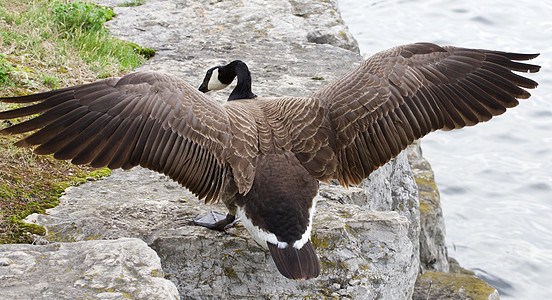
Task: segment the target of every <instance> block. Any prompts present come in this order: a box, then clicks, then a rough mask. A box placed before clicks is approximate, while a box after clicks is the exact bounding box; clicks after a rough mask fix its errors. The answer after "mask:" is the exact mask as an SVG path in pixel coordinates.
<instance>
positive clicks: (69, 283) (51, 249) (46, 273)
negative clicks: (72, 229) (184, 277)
mask: <svg viewBox="0 0 552 300" xmlns="http://www.w3.org/2000/svg"><path fill="white" fill-rule="evenodd" d="M163 275H164V274H163V271H162V269H161V263H160V260H159V257H158V256H157V254H156V253H155V251H153V250H152V249H151V248H149V247H148V246H147V245H146V243H144V242H143V241H141V240H139V239H129V238H121V239H117V240H111V241H106V240H102V241H83V242H78V243H54V244H50V245H43V246H36V245H0V282H1V283H0V286H1V290H2V296H1V297H2V299H13V300H16V299H79V298H81V299H82V298H94V299H122V298H130V299H179V295H178V290H177V288H176V286H175V285H174V284H173V283H172V282H171V281H169V280H167V279H164V278H163Z"/></svg>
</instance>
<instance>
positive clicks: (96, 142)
mask: <svg viewBox="0 0 552 300" xmlns="http://www.w3.org/2000/svg"><path fill="white" fill-rule="evenodd" d="M0 101H2V102H12V103H31V102H38V103H36V104H34V105H30V106H26V107H23V108H20V109H15V110H11V111H4V112H0V119H12V118H18V117H22V116H28V115H33V114H40V115H39V116H37V117H36V118H33V119H30V120H27V121H25V122H21V123H19V124H15V125H13V126H11V127H8V128H5V129H3V130H1V131H0V133H3V134H17V133H24V132H30V131H35V130H36V132H34V133H33V134H32V135H29V136H27V137H25V138H24V139H22V140H21V141H19V142H17V143H16V145H17V146H34V145H37V146H38V147H37V148H36V149H35V153H37V154H54V157H55V158H57V159H63V160H71V162H72V163H74V164H88V163H89V164H91V165H92V166H94V167H103V166H108V167H109V168H112V169H115V168H124V169H129V168H131V167H133V166H136V165H141V166H143V167H146V168H149V169H152V170H155V171H158V172H161V173H164V174H166V175H168V176H170V177H171V178H172V179H174V180H175V181H178V182H179V183H181V184H182V185H184V186H185V187H187V188H189V189H190V190H191V191H192V192H194V193H195V194H196V195H198V197H199V198H205V199H206V201H208V200H215V199H217V196H218V195H219V194H220V193H221V191H222V189H223V188H224V185H225V180H227V175H228V174H229V167H228V163H227V149H228V147H229V144H230V138H231V134H230V126H229V124H230V123H229V118H228V115H227V114H226V111H225V110H224V108H223V107H222V106H221V105H220V104H218V103H217V102H216V101H214V100H211V99H209V98H207V97H206V96H205V95H204V94H203V93H200V92H199V91H197V90H196V89H195V88H193V87H192V86H190V85H188V84H187V83H185V82H183V81H182V80H180V79H178V78H175V77H172V76H167V75H162V74H158V73H153V72H146V73H133V74H129V75H127V76H124V77H122V78H109V79H105V80H101V81H97V82H94V83H90V84H87V85H83V86H77V87H70V88H65V89H61V90H56V91H51V92H46V93H41V94H35V95H29V96H23V97H14V98H0ZM238 171H240V170H237V171H236V172H238Z"/></svg>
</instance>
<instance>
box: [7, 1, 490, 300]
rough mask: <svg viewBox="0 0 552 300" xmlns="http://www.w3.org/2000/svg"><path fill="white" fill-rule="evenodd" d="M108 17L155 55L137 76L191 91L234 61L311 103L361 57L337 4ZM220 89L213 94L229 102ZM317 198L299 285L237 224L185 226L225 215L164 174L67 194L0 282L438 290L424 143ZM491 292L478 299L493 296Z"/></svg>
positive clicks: (209, 4)
mask: <svg viewBox="0 0 552 300" xmlns="http://www.w3.org/2000/svg"><path fill="white" fill-rule="evenodd" d="M98 2H100V3H101V4H106V5H114V4H116V1H98ZM115 12H116V13H117V17H116V18H115V19H114V20H113V21H111V22H110V23H109V24H108V26H109V29H110V30H111V32H112V33H113V34H114V35H116V36H119V37H120V38H122V39H125V40H129V41H132V42H135V43H138V44H140V45H143V46H146V47H150V48H153V49H155V50H156V53H157V54H156V56H155V57H154V58H153V59H151V60H150V61H149V62H148V63H147V64H146V65H144V66H141V67H140V68H139V70H156V71H161V72H165V73H170V74H173V75H176V76H179V77H181V78H182V79H184V80H186V81H188V82H190V83H191V84H193V85H199V83H200V80H201V79H202V78H203V75H204V72H205V70H207V69H208V68H210V67H212V66H215V65H219V64H223V63H226V62H228V61H230V60H234V59H241V60H244V61H246V62H247V63H248V65H249V66H250V69H251V71H252V74H253V77H254V78H253V80H254V92H255V93H256V94H257V95H262V96H267V97H270V96H278V95H291V96H300V95H308V94H310V93H312V92H313V91H315V90H316V89H317V88H319V87H321V86H323V85H325V84H327V83H329V82H330V81H331V80H334V79H336V78H338V77H339V76H340V75H343V74H344V73H345V72H347V71H349V70H350V69H352V68H354V67H355V66H356V65H358V64H359V63H360V62H361V61H362V57H361V56H360V55H359V53H358V46H357V44H356V41H355V39H354V38H353V37H352V36H351V35H350V33H349V31H348V30H347V27H346V26H345V25H344V24H343V21H342V19H341V17H340V15H339V10H338V8H337V3H336V2H335V1H334V0H323V1H313V0H289V1H280V0H262V1H261V0H252V1H237V0H226V1H214V0H212V1H192V0H149V1H147V2H146V3H145V4H144V5H141V6H138V7H130V8H125V7H115ZM227 93H228V91H227V92H220V93H218V94H213V95H212V96H213V97H215V98H217V99H219V100H224V99H225V97H226V96H227ZM409 161H410V163H409ZM411 166H412V170H411ZM413 173H414V174H413ZM318 197H319V199H318V205H317V214H316V216H315V219H314V229H313V236H312V241H313V244H314V245H315V247H316V249H317V252H318V253H319V256H320V260H321V265H322V274H321V276H320V277H318V278H317V279H315V280H310V281H304V282H295V281H290V280H287V279H285V278H284V277H282V276H281V275H280V274H279V272H278V271H277V270H276V267H275V265H274V264H273V262H272V260H271V258H270V255H269V254H268V253H267V252H265V251H264V250H262V248H260V247H259V246H257V245H256V244H255V243H254V242H253V241H252V239H251V238H250V237H249V234H248V233H247V231H246V230H245V229H244V228H243V227H242V226H240V225H239V223H238V225H237V226H236V227H234V228H232V229H229V230H228V233H218V232H213V231H209V230H207V229H204V228H200V227H196V226H193V225H192V224H191V220H192V219H193V218H195V217H197V216H200V215H203V214H205V213H207V212H209V211H210V210H212V209H215V210H219V211H224V207H220V206H212V207H210V206H206V205H203V204H202V203H201V201H199V200H198V199H196V198H195V197H194V196H193V195H192V194H190V193H189V192H188V191H186V190H185V189H183V188H181V187H180V186H179V185H178V184H176V183H174V182H172V181H171V180H170V179H168V178H167V177H165V176H163V175H159V174H156V173H153V172H150V171H148V170H145V169H141V168H135V169H133V170H131V171H127V172H124V171H117V170H116V171H114V172H113V173H112V176H110V177H109V178H105V179H102V180H98V181H92V182H89V183H86V184H83V185H81V186H79V187H73V188H69V189H68V190H67V191H66V193H65V195H64V196H63V197H62V199H61V201H60V202H61V203H60V205H59V206H58V207H56V208H54V209H51V210H49V211H48V215H33V216H30V217H29V218H28V219H27V221H28V222H33V223H36V224H39V225H42V226H44V227H45V228H46V229H47V235H46V236H44V237H37V244H42V245H3V246H2V247H0V278H1V279H2V280H1V281H0V287H1V289H2V291H3V292H4V291H5V292H6V293H7V294H4V293H3V295H8V296H10V297H11V298H13V299H51V298H52V296H53V295H55V298H58V299H59V298H62V299H76V298H86V297H89V298H98V299H119V298H132V299H154V298H155V299H172V298H178V297H180V298H181V299H214V298H222V297H229V298H244V297H251V298H261V297H262V298H268V299H286V298H290V299H292V298H299V297H301V298H314V299H319V298H350V299H409V298H412V297H414V298H416V299H418V297H419V296H420V295H427V296H432V295H436V297H437V295H442V294H441V293H435V292H434V291H435V290H436V289H437V287H436V286H437V284H433V285H432V283H429V284H428V282H437V279H435V280H433V278H440V277H439V274H441V273H439V272H447V271H448V270H449V264H448V260H447V254H446V248H445V247H444V225H443V222H442V216H441V214H440V208H439V200H438V193H437V191H436V187H435V184H434V182H433V178H432V173H431V169H430V168H429V164H427V162H426V161H425V160H424V159H423V157H422V156H421V150H420V149H419V146H418V145H415V146H413V147H411V148H410V149H409V150H408V151H405V152H403V153H402V154H400V155H399V156H398V157H397V158H396V159H394V160H392V161H391V162H389V163H388V164H386V165H385V166H383V167H382V168H380V169H379V170H377V171H376V172H374V173H373V174H372V175H371V176H370V178H369V179H367V180H365V181H364V182H363V183H362V184H361V185H360V186H359V187H357V188H349V189H343V188H341V187H339V186H335V185H322V186H321V189H320V194H319V196H318ZM420 212H421V213H420ZM420 216H421V219H420ZM420 224H422V226H420ZM138 239H139V240H138ZM140 240H142V241H143V242H141V241H140ZM144 242H145V243H144ZM146 244H147V246H146ZM148 246H149V248H148ZM420 246H421V248H420ZM150 248H151V249H153V250H155V252H153V251H151V249H150ZM159 261H160V264H161V267H160V266H159ZM161 268H162V270H161ZM420 270H422V271H426V270H429V271H431V273H429V274H431V275H432V276H426V274H428V273H427V272H426V273H425V274H424V275H423V276H421V277H420V279H419V280H418V283H419V284H418V285H417V288H416V293H414V290H415V282H416V280H417V278H418V275H419V272H420ZM436 274H437V275H436ZM442 274H445V273H442ZM163 277H164V278H166V279H163ZM473 278H474V277H473V276H471V279H470V280H472V279H473ZM167 279H168V280H167ZM169 280H170V281H169ZM424 284H425V285H424ZM455 288H456V289H460V290H465V289H467V288H468V289H469V287H467V285H456V286H454V287H452V288H450V289H452V290H454V289H455ZM450 289H449V290H450ZM176 290H178V294H177V292H176ZM488 290H489V291H490V292H489V293H488V295H487V296H485V298H488V297H491V296H492V295H496V294H495V293H496V291H495V290H494V289H492V288H490V287H489V289H488ZM420 297H422V298H423V296H420ZM430 298H431V299H436V298H435V297H430ZM420 299H421V298H420ZM424 299H425V298H424Z"/></svg>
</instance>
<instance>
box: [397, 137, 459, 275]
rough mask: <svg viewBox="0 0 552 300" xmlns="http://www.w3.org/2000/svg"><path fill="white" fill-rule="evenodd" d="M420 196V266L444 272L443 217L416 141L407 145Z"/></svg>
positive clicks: (433, 180) (445, 267)
mask: <svg viewBox="0 0 552 300" xmlns="http://www.w3.org/2000/svg"><path fill="white" fill-rule="evenodd" d="M407 153H408V160H409V162H410V165H411V167H412V172H413V173H414V178H415V180H416V184H417V185H418V190H419V199H420V209H419V212H420V267H421V269H422V271H426V270H429V271H436V272H448V271H449V265H448V256H447V247H446V245H445V232H446V231H445V220H444V219H443V212H442V210H441V203H440V197H439V190H438V189H437V185H436V184H435V178H434V175H433V170H431V165H430V164H429V162H428V161H427V160H426V159H425V158H424V157H423V156H422V148H421V147H420V143H419V142H416V143H415V144H413V145H411V146H410V147H409V148H408V151H407Z"/></svg>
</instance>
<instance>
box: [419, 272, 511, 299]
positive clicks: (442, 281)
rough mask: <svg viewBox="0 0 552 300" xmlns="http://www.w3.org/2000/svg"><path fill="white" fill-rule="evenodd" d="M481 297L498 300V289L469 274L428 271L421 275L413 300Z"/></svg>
mask: <svg viewBox="0 0 552 300" xmlns="http://www.w3.org/2000/svg"><path fill="white" fill-rule="evenodd" d="M426 299H434V300H440V299H443V300H444V299H452V300H460V299H480V300H498V299H500V297H499V294H498V291H497V290H496V289H495V288H493V287H492V286H490V285H489V284H488V283H486V282H485V281H483V280H481V279H479V278H477V277H475V276H473V275H468V274H461V273H443V272H433V271H427V272H425V273H424V274H423V275H420V277H419V278H418V281H417V283H416V288H415V290H414V294H413V296H412V300H426Z"/></svg>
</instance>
